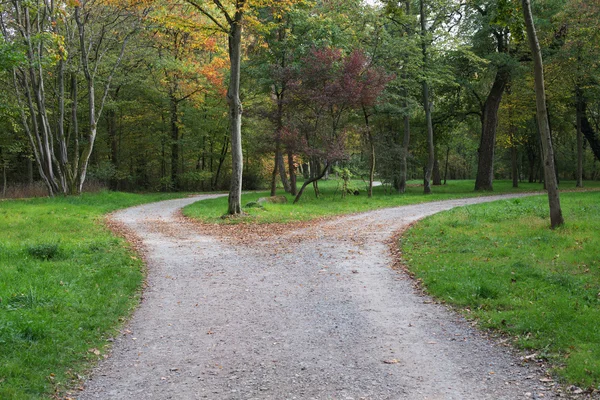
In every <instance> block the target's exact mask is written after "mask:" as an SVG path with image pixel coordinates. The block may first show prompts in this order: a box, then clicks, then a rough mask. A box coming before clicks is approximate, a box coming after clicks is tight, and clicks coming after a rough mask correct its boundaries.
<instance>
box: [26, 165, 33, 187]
mask: <svg viewBox="0 0 600 400" xmlns="http://www.w3.org/2000/svg"><path fill="white" fill-rule="evenodd" d="M27 183H28V184H29V186H32V185H33V161H32V160H31V158H27Z"/></svg>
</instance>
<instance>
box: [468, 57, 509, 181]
mask: <svg viewBox="0 0 600 400" xmlns="http://www.w3.org/2000/svg"><path fill="white" fill-rule="evenodd" d="M509 80H510V74H509V72H508V71H507V70H506V68H502V67H501V68H500V69H498V72H496V77H495V79H494V84H493V85H492V89H491V90H490V93H489V94H488V97H487V99H486V100H485V103H484V104H483V110H482V115H481V139H480V141H479V150H478V154H479V161H478V164H477V177H476V179H475V190H490V191H491V190H494V186H493V182H494V150H495V147H496V130H497V128H498V109H499V108H500V102H501V101H502V94H503V93H504V88H505V87H506V84H507V83H508V82H509Z"/></svg>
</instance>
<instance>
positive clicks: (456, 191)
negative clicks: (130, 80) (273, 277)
mask: <svg viewBox="0 0 600 400" xmlns="http://www.w3.org/2000/svg"><path fill="white" fill-rule="evenodd" d="M419 183H420V182H419V181H411V182H409V186H408V188H407V191H406V193H404V194H398V193H396V192H395V191H394V190H393V189H390V188H389V187H384V186H378V187H375V188H373V197H372V198H370V199H369V198H368V197H367V195H366V189H365V184H364V183H363V182H361V181H354V182H352V186H351V187H352V188H353V189H358V190H359V193H360V194H359V195H358V196H355V195H352V194H348V195H346V197H345V198H342V196H341V192H340V188H341V181H339V180H335V179H330V180H327V181H320V182H319V189H320V191H321V196H320V197H319V198H318V199H317V198H315V196H314V192H313V190H312V186H309V187H307V188H306V190H305V192H304V194H303V196H302V198H301V199H300V202H299V203H298V204H292V202H293V200H294V198H293V196H291V195H288V194H284V193H283V192H282V191H280V193H278V194H279V195H285V196H286V197H287V198H288V202H287V203H286V204H265V205H264V207H263V208H253V207H244V205H246V204H248V203H251V202H255V201H256V200H257V199H258V198H260V197H266V196H269V193H268V192H261V193H248V194H245V195H243V196H242V207H244V209H243V211H244V213H245V215H244V216H242V217H236V218H224V219H223V218H221V217H222V215H223V213H224V212H225V211H226V210H227V197H221V198H217V199H211V200H205V201H202V202H198V203H194V204H191V205H189V206H187V207H185V208H184V209H183V213H184V215H185V216H187V217H191V218H194V219H198V220H200V221H202V222H207V223H225V224H238V223H259V224H265V223H287V222H298V221H308V220H312V219H316V218H322V217H328V216H334V215H341V214H349V213H355V212H361V211H368V210H374V209H378V208H385V207H397V206H402V205H409V204H417V203H423V202H426V201H437V200H448V199H456V198H463V197H475V196H489V195H494V194H503V193H520V192H534V191H540V190H542V185H541V184H539V183H521V184H520V187H519V188H518V189H514V188H513V187H512V181H495V182H494V192H474V191H473V188H474V186H475V183H474V181H472V180H465V181H448V184H447V185H442V186H434V187H433V188H432V191H433V193H432V194H429V195H424V194H423V186H422V185H420V184H419ZM586 185H587V187H588V188H598V187H600V182H586ZM298 186H300V184H299V185H298ZM574 187H575V183H574V182H562V183H561V188H563V189H567V188H568V189H571V188H574Z"/></svg>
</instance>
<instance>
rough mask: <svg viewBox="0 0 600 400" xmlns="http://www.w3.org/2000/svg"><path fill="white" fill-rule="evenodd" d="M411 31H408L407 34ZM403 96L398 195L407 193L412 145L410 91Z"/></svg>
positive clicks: (405, 76)
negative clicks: (409, 110)
mask: <svg viewBox="0 0 600 400" xmlns="http://www.w3.org/2000/svg"><path fill="white" fill-rule="evenodd" d="M404 6H405V13H406V15H410V0H407V1H406V2H405V3H404ZM408 31H409V30H408V29H407V33H410V32H408ZM402 78H403V80H404V82H406V81H407V80H408V73H407V72H406V70H405V71H404V72H403V73H402ZM402 96H403V97H404V104H403V107H404V132H403V136H402V148H401V150H400V182H399V183H398V193H404V192H406V179H407V177H406V176H407V173H408V171H407V170H408V163H407V159H408V146H409V144H410V115H409V112H408V100H407V99H408V90H407V89H406V88H405V87H404V88H402Z"/></svg>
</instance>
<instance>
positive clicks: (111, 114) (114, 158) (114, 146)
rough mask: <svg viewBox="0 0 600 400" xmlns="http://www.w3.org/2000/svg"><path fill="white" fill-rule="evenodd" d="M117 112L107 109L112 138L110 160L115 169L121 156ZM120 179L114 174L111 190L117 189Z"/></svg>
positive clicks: (108, 131)
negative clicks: (119, 155)
mask: <svg viewBox="0 0 600 400" xmlns="http://www.w3.org/2000/svg"><path fill="white" fill-rule="evenodd" d="M116 120H117V113H116V112H115V110H107V111H106V124H107V133H108V139H109V140H110V161H111V163H112V165H113V166H114V167H115V169H117V168H118V165H119V157H118V154H117V152H118V149H119V139H118V138H117V121H116ZM117 186H118V180H117V177H116V176H112V177H111V178H110V181H109V184H108V187H109V188H110V190H117Z"/></svg>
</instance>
